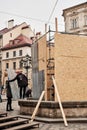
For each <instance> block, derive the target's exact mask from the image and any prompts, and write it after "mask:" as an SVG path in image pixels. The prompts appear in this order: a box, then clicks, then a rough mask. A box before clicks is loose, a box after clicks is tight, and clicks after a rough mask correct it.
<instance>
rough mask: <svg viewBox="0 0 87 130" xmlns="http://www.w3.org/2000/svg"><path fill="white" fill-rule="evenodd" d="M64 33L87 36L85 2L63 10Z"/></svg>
mask: <svg viewBox="0 0 87 130" xmlns="http://www.w3.org/2000/svg"><path fill="white" fill-rule="evenodd" d="M63 17H64V22H65V32H67V33H74V34H87V2H85V3H82V4H79V5H76V6H73V7H70V8H67V9H64V10H63Z"/></svg>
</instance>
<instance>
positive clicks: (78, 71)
mask: <svg viewBox="0 0 87 130" xmlns="http://www.w3.org/2000/svg"><path fill="white" fill-rule="evenodd" d="M55 80H56V84H57V87H58V91H59V94H60V98H61V100H62V101H86V100H87V37H86V36H76V35H68V34H55ZM56 100H57V99H56Z"/></svg>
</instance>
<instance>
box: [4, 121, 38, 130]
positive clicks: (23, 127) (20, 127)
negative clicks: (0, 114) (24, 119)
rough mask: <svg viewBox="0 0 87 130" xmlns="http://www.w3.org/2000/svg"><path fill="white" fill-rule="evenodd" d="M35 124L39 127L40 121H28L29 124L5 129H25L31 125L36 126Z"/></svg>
mask: <svg viewBox="0 0 87 130" xmlns="http://www.w3.org/2000/svg"><path fill="white" fill-rule="evenodd" d="M34 126H38V127H39V123H38V122H32V123H28V124H22V125H19V126H15V127H12V128H7V129H4V130H23V129H27V128H31V127H34Z"/></svg>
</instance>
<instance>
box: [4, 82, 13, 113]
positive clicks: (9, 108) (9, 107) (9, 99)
mask: <svg viewBox="0 0 87 130" xmlns="http://www.w3.org/2000/svg"><path fill="white" fill-rule="evenodd" d="M6 96H7V105H6V111H13V109H12V93H11V87H10V84H9V82H8V80H6Z"/></svg>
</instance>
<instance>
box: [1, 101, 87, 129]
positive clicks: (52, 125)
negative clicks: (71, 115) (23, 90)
mask: <svg viewBox="0 0 87 130" xmlns="http://www.w3.org/2000/svg"><path fill="white" fill-rule="evenodd" d="M12 106H13V109H14V111H11V112H8V115H18V114H20V107H19V106H18V101H13V102H12ZM1 110H2V111H6V100H4V101H3V102H2V103H0V111H1ZM29 130H87V123H85V122H84V123H81V122H80V123H69V124H68V127H66V126H64V123H44V122H40V125H39V128H31V129H30V128H29Z"/></svg>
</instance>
